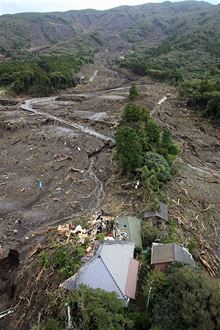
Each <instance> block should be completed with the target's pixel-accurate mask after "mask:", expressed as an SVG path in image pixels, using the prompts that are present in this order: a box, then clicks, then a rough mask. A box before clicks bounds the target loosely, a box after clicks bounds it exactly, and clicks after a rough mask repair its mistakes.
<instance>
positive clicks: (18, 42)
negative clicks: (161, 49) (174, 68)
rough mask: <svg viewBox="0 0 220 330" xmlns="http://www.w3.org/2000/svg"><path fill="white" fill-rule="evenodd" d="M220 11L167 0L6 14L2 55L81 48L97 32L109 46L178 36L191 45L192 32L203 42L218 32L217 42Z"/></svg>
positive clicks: (0, 21)
mask: <svg viewBox="0 0 220 330" xmlns="http://www.w3.org/2000/svg"><path fill="white" fill-rule="evenodd" d="M219 10H220V6H213V5H211V4H208V3H206V2H197V1H196V2H195V1H187V2H178V3H171V2H168V1H167V2H164V3H162V4H145V5H140V6H133V7H129V6H122V7H118V8H114V9H110V10H105V11H97V10H81V11H68V12H54V13H22V14H16V15H2V16H0V53H2V54H5V55H10V56H11V55H14V54H19V53H23V52H25V51H29V52H30V51H35V50H36V49H42V48H43V49H44V48H46V47H50V46H52V45H53V46H54V45H56V44H57V43H60V42H65V41H67V40H70V42H71V43H75V44H78V37H79V36H80V37H82V36H84V35H85V34H90V33H92V32H94V31H95V32H96V33H98V34H99V37H100V38H101V40H102V42H103V44H104V45H105V47H110V48H111V47H113V48H119V49H120V48H126V47H129V46H131V45H132V44H134V43H135V44H136V43H137V44H138V43H139V44H141V43H143V42H144V44H145V45H147V46H152V45H158V44H159V43H160V42H161V41H162V40H163V39H164V38H166V37H168V36H170V35H173V34H175V38H176V42H177V43H180V44H181V43H183V42H186V41H187V38H188V34H189V33H190V34H191V35H193V36H195V38H196V37H197V38H199V39H200V40H201V41H202V38H203V37H204V34H207V33H210V32H212V33H213V32H214V35H213V36H212V37H213V38H214V37H215V35H217V34H216V33H218V32H219V31H218V30H219V25H218V24H217V23H218V20H219ZM201 24H202V30H201ZM177 31H178V33H177ZM192 31H193V33H192ZM195 38H194V39H192V42H194V41H195ZM90 41H91V40H90ZM93 41H94V40H93ZM96 41H97V40H96ZM99 41H100V40H99ZM211 46H212V39H211V40H210V47H211ZM196 47H197V45H196Z"/></svg>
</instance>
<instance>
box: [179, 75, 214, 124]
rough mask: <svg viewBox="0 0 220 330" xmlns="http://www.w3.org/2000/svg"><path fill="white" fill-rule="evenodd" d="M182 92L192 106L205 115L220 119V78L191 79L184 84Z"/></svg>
mask: <svg viewBox="0 0 220 330" xmlns="http://www.w3.org/2000/svg"><path fill="white" fill-rule="evenodd" d="M181 87H182V92H183V94H184V95H185V96H187V97H188V103H189V105H190V106H192V107H193V108H195V109H196V110H198V111H199V112H201V113H202V114H203V115H204V116H205V117H210V118H211V119H213V120H215V121H216V122H219V120H220V79H210V80H207V79H204V80H191V81H187V82H185V83H184V84H182V86H181Z"/></svg>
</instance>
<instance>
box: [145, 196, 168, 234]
mask: <svg viewBox="0 0 220 330" xmlns="http://www.w3.org/2000/svg"><path fill="white" fill-rule="evenodd" d="M144 218H145V219H148V222H149V223H150V224H151V225H152V226H155V227H157V228H158V229H161V230H163V229H164V228H165V225H166V222H167V221H168V208H167V205H166V204H165V203H162V202H160V208H159V210H155V211H146V212H145V213H144Z"/></svg>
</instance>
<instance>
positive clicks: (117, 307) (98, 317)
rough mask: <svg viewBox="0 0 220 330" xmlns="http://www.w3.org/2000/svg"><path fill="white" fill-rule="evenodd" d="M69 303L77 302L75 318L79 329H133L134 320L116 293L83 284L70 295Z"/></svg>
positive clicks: (75, 323) (76, 326) (74, 303)
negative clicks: (127, 313)
mask: <svg viewBox="0 0 220 330" xmlns="http://www.w3.org/2000/svg"><path fill="white" fill-rule="evenodd" d="M68 303H69V304H71V305H72V306H74V305H76V304H77V305H76V306H77V308H76V310H75V313H73V319H74V325H75V328H76V329H78V330H123V329H132V326H133V322H132V321H131V320H130V319H129V318H128V317H127V316H126V313H125V309H124V306H123V302H122V301H121V300H119V299H118V297H117V296H116V293H113V292H111V293H110V292H106V291H103V290H100V289H96V290H94V289H91V288H88V287H84V286H82V287H81V288H80V290H78V291H75V292H73V293H71V294H70V295H69V297H68Z"/></svg>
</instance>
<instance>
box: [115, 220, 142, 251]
mask: <svg viewBox="0 0 220 330" xmlns="http://www.w3.org/2000/svg"><path fill="white" fill-rule="evenodd" d="M115 221H118V225H119V229H120V230H122V229H123V226H126V227H125V229H124V230H125V232H126V233H127V235H128V240H130V241H133V242H135V246H140V247H142V240H141V220H140V219H138V218H137V217H133V216H127V215H125V216H119V217H117V218H115Z"/></svg>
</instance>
